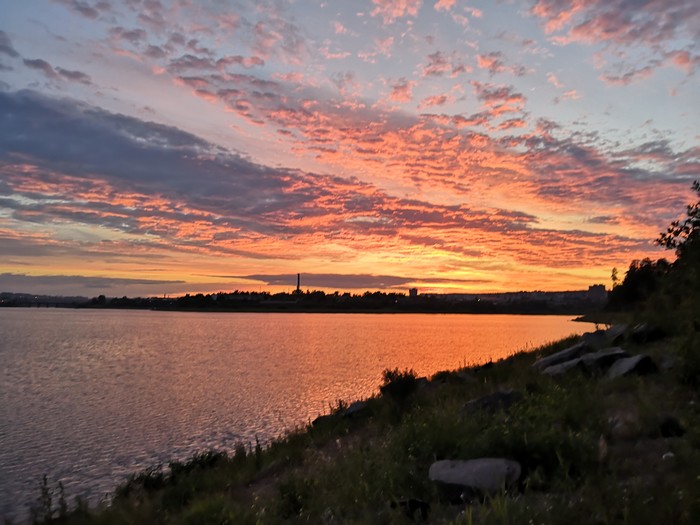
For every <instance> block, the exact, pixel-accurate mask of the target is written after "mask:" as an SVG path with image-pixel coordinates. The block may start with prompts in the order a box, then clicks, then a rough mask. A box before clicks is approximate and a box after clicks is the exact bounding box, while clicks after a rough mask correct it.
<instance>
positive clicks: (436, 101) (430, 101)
mask: <svg viewBox="0 0 700 525" xmlns="http://www.w3.org/2000/svg"><path fill="white" fill-rule="evenodd" d="M448 100H449V97H448V96H447V95H433V96H431V97H426V98H424V99H423V100H421V102H420V104H419V105H418V107H419V108H420V109H422V108H429V107H433V106H443V105H445V104H446V103H447V101H448Z"/></svg>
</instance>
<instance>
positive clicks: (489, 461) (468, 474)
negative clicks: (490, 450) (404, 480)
mask: <svg viewBox="0 0 700 525" xmlns="http://www.w3.org/2000/svg"><path fill="white" fill-rule="evenodd" d="M521 472H522V468H521V467H520V463H518V462H517V461H513V460H510V459H504V458H479V459H470V460H449V459H443V460H441V461H436V462H435V463H433V464H432V465H430V470H429V471H428V477H429V478H430V479H431V480H432V481H435V482H437V483H440V484H444V485H446V486H449V487H457V488H458V489H461V490H462V491H463V492H466V493H467V494H470V493H479V494H494V493H496V492H499V491H501V490H503V489H508V488H510V487H512V486H514V485H515V484H516V483H517V482H518V480H519V479H520V474H521Z"/></svg>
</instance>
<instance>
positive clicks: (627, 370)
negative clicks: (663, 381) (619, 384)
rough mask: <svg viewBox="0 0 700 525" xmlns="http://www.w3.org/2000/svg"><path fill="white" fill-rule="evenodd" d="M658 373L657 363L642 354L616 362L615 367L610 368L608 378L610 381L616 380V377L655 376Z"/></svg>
mask: <svg viewBox="0 0 700 525" xmlns="http://www.w3.org/2000/svg"><path fill="white" fill-rule="evenodd" d="M658 371H659V367H658V366H656V363H654V360H653V359H652V358H651V357H649V356H648V355H641V354H640V355H633V356H632V357H625V358H623V359H618V360H617V361H615V363H613V365H612V366H611V367H610V370H608V373H607V377H608V378H609V379H614V378H616V377H620V376H627V375H631V374H636V375H646V374H653V373H655V372H658Z"/></svg>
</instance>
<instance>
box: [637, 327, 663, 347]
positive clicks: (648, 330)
mask: <svg viewBox="0 0 700 525" xmlns="http://www.w3.org/2000/svg"><path fill="white" fill-rule="evenodd" d="M664 337H666V332H665V331H664V330H663V329H662V328H660V327H658V326H653V325H650V324H649V323H640V324H638V325H635V326H634V327H633V328H632V331H631V333H630V339H632V341H634V342H635V343H639V344H642V343H651V342H652V341H657V340H658V339H663V338H664Z"/></svg>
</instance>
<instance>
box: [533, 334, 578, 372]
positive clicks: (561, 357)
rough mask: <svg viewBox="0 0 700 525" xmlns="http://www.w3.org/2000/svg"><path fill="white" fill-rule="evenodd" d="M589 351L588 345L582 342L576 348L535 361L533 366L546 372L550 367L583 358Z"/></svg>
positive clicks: (571, 347)
mask: <svg viewBox="0 0 700 525" xmlns="http://www.w3.org/2000/svg"><path fill="white" fill-rule="evenodd" d="M587 351H588V344H587V343H585V342H583V341H581V342H580V343H577V344H575V345H574V346H570V347H569V348H567V349H565V350H562V351H561V352H557V353H556V354H552V355H549V356H547V357H543V358H542V359H539V360H537V361H535V362H534V363H533V365H532V366H533V367H534V368H538V369H540V370H544V369H545V368H548V367H550V366H553V365H558V364H561V363H565V362H566V361H571V360H572V359H576V358H577V357H581V356H582V355H583V354H585V353H586V352H587Z"/></svg>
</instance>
